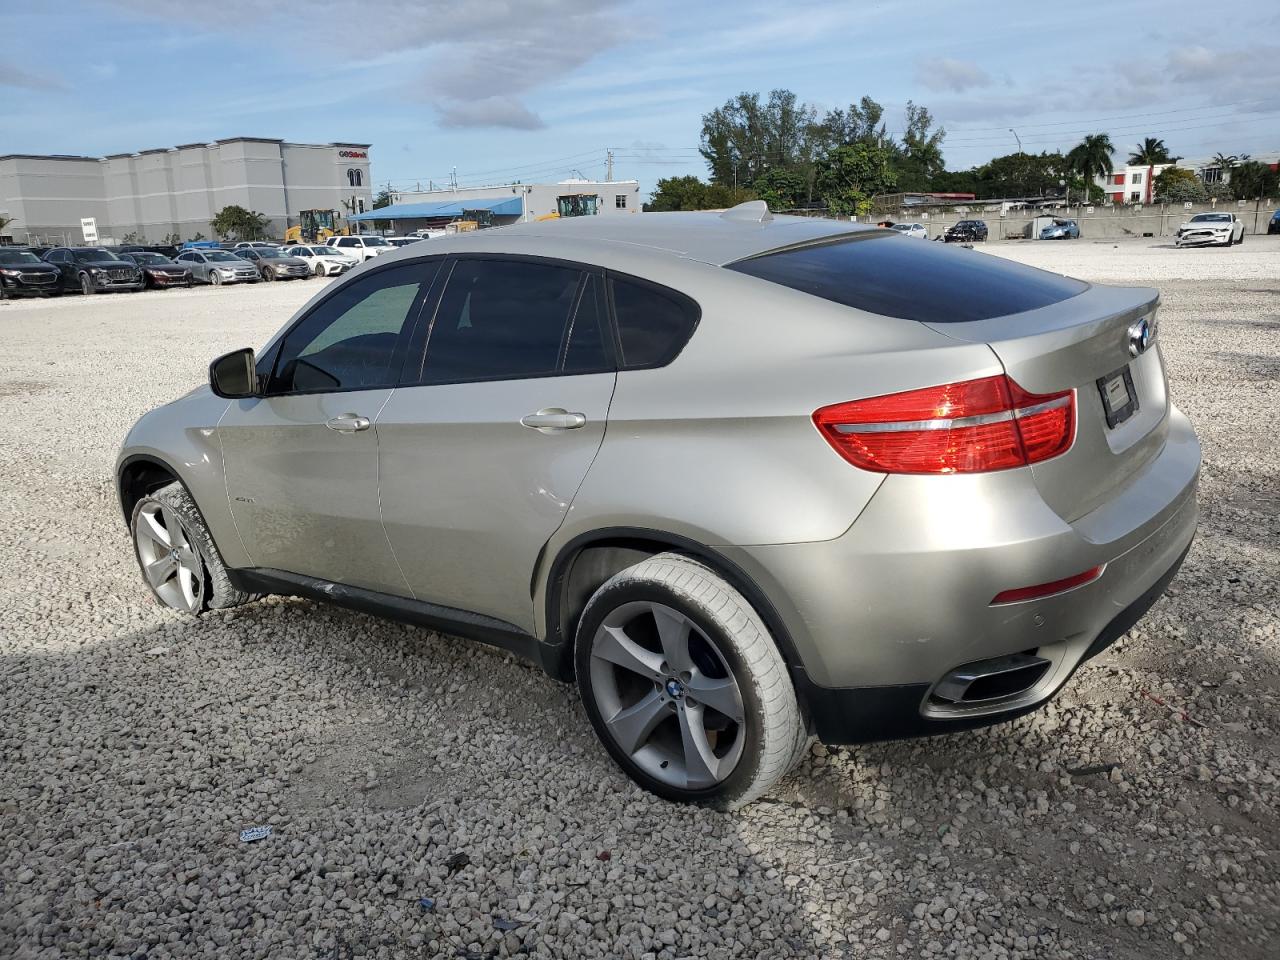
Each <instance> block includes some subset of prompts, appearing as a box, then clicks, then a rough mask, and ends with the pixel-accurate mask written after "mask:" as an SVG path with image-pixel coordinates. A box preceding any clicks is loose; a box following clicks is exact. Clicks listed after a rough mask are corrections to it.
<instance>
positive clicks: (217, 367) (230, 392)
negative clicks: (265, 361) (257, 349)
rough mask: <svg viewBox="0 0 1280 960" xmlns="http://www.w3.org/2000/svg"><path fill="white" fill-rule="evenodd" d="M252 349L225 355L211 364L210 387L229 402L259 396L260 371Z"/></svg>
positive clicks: (234, 351)
mask: <svg viewBox="0 0 1280 960" xmlns="http://www.w3.org/2000/svg"><path fill="white" fill-rule="evenodd" d="M255 364H256V360H255V358H254V355H253V348H252V347H245V348H244V349H243V350H233V351H232V352H231V353H225V354H223V355H222V356H220V357H219V358H218V359H217V360H215V361H213V363H211V364H209V386H211V387H213V392H214V393H215V394H217V395H218V396H220V397H223V398H225V399H227V400H242V399H244V398H245V397H256V396H257V395H258V370H257V367H256V365H255Z"/></svg>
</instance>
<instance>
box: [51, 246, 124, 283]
mask: <svg viewBox="0 0 1280 960" xmlns="http://www.w3.org/2000/svg"><path fill="white" fill-rule="evenodd" d="M44 259H45V262H46V263H51V264H53V265H54V266H55V267H57V268H58V270H59V271H61V273H62V287H63V289H65V290H79V291H80V292H81V293H86V294H88V293H102V292H104V291H107V290H141V289H142V285H143V278H142V270H141V269H139V267H138V265H137V264H136V263H133V262H132V261H130V260H124V259H121V258H120V257H119V256H117V255H116V254H114V253H112V252H111V251H110V250H106V249H104V248H102V247H54V248H53V249H52V250H50V251H49V252H48V253H46V254H45V255H44Z"/></svg>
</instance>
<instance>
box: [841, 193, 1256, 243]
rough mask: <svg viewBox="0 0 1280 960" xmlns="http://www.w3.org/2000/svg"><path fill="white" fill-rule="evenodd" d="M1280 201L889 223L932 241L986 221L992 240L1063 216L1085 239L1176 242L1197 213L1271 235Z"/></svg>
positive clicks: (945, 213) (910, 218)
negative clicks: (1230, 217) (960, 225)
mask: <svg viewBox="0 0 1280 960" xmlns="http://www.w3.org/2000/svg"><path fill="white" fill-rule="evenodd" d="M1276 204H1277V201H1276V200H1274V199H1272V200H1263V201H1261V202H1260V203H1256V202H1255V201H1252V200H1247V201H1243V202H1242V201H1237V200H1226V201H1221V202H1219V203H1218V204H1216V205H1214V204H1208V203H1198V204H1192V205H1191V207H1190V209H1186V208H1184V206H1183V205H1182V204H1169V205H1165V204H1148V205H1145V206H1129V205H1123V206H1122V205H1115V206H1105V205H1101V204H1095V205H1093V206H1088V205H1085V206H1081V205H1079V204H1072V205H1071V206H1070V207H1061V208H1053V209H1042V210H1012V211H1006V212H1004V213H1002V212H1001V206H1000V204H998V203H995V204H984V203H982V202H980V201H979V202H975V203H971V204H969V205H967V206H957V207H953V208H945V209H941V210H939V209H934V210H913V209H912V208H910V207H907V208H906V209H904V210H899V211H898V212H897V213H895V214H890V215H889V216H888V219H891V220H893V221H894V222H895V223H917V222H918V223H922V224H924V226H925V227H926V229H928V231H929V237H930V239H932V238H933V237H937V236H941V235H942V234H943V233H944V232H945V231H946V229H947V227H949V226H951V225H952V224H954V223H955V222H956V221H958V220H985V221H986V224H987V228H988V230H989V231H990V235H991V237H992V239H996V238H999V239H1005V238H1011V237H1022V236H1023V234H1024V231H1025V229H1026V225H1027V223H1029V222H1030V221H1031V220H1033V219H1035V218H1036V217H1038V216H1046V215H1048V216H1058V217H1064V218H1066V219H1069V220H1075V221H1076V222H1077V223H1078V224H1080V234H1081V236H1082V237H1084V238H1085V239H1119V238H1122V237H1141V236H1144V235H1146V234H1151V235H1152V236H1153V237H1172V236H1173V234H1174V231H1176V230H1177V229H1178V226H1179V225H1180V224H1181V223H1182V222H1183V221H1184V220H1188V219H1190V218H1191V217H1192V216H1194V215H1195V214H1197V213H1211V212H1215V211H1216V212H1219V213H1223V212H1226V213H1234V214H1235V215H1236V216H1237V217H1239V218H1240V219H1241V220H1242V221H1243V222H1244V229H1245V233H1266V232H1267V222H1268V221H1269V220H1270V219H1271V214H1272V213H1274V212H1275V210H1276ZM859 219H860V220H862V221H864V222H866V221H868V220H870V221H871V222H875V221H877V220H879V219H880V218H879V217H870V218H868V217H860V218H859Z"/></svg>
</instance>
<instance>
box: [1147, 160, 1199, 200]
mask: <svg viewBox="0 0 1280 960" xmlns="http://www.w3.org/2000/svg"><path fill="white" fill-rule="evenodd" d="M1155 189H1156V192H1155V198H1156V202H1157V203H1187V202H1188V201H1189V202H1191V203H1202V202H1204V201H1205V200H1208V199H1209V195H1208V194H1207V193H1205V190H1204V184H1203V183H1201V182H1200V178H1199V177H1197V176H1196V175H1195V174H1194V173H1193V172H1192V171H1190V170H1187V169H1185V168H1183V167H1165V168H1164V169H1163V170H1161V171H1160V173H1159V175H1158V176H1157V177H1156V179H1155Z"/></svg>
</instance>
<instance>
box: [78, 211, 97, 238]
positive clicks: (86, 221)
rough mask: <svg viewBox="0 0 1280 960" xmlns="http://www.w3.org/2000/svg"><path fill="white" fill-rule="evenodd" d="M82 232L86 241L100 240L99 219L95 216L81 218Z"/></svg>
mask: <svg viewBox="0 0 1280 960" xmlns="http://www.w3.org/2000/svg"><path fill="white" fill-rule="evenodd" d="M80 232H81V233H83V234H84V242H85V243H97V242H98V221H97V220H95V219H94V218H93V217H81V218H80Z"/></svg>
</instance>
